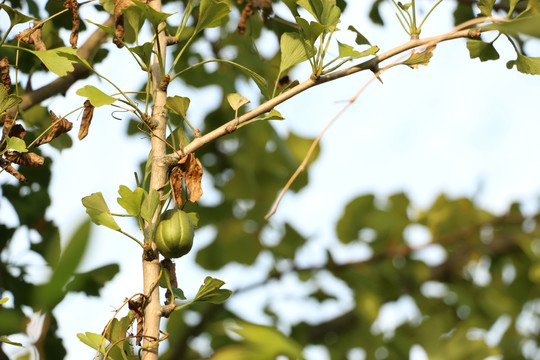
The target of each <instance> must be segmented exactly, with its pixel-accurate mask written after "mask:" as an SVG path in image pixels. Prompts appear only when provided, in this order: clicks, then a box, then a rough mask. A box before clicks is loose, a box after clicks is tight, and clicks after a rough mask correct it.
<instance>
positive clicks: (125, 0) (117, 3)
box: [113, 0, 133, 48]
mask: <svg viewBox="0 0 540 360" xmlns="http://www.w3.org/2000/svg"><path fill="white" fill-rule="evenodd" d="M131 5H133V1H131V0H114V26H115V35H116V36H117V37H118V39H120V40H122V41H123V40H124V34H125V28H124V13H123V12H122V10H123V9H127V8H128V7H129V6H131ZM118 39H116V38H115V39H114V40H113V42H114V43H115V44H116V47H118V48H122V47H124V45H122V43H121V42H120V41H119V40H118Z"/></svg>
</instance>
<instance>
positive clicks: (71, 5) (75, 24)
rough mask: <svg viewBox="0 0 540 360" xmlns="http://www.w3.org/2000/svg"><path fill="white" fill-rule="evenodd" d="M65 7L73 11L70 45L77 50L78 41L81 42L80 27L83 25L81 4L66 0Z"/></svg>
mask: <svg viewBox="0 0 540 360" xmlns="http://www.w3.org/2000/svg"><path fill="white" fill-rule="evenodd" d="M64 7H65V8H66V9H68V10H69V11H71V13H72V14H73V19H72V21H71V23H72V27H71V36H70V37H69V43H70V45H71V47H72V48H76V47H77V41H78V40H79V27H80V25H81V19H80V18H79V4H77V1H76V0H66V1H65V2H64Z"/></svg>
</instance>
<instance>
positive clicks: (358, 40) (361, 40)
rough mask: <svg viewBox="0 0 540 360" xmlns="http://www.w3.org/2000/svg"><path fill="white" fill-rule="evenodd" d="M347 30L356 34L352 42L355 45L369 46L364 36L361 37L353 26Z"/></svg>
mask: <svg viewBox="0 0 540 360" xmlns="http://www.w3.org/2000/svg"><path fill="white" fill-rule="evenodd" d="M347 29H348V30H350V31H352V32H354V33H355V34H356V39H355V40H354V41H355V42H356V44H357V45H371V43H370V42H369V40H368V39H367V38H366V37H365V36H364V35H362V34H361V33H360V32H359V31H358V30H356V28H355V27H354V26H352V25H350V26H349V27H348V28H347Z"/></svg>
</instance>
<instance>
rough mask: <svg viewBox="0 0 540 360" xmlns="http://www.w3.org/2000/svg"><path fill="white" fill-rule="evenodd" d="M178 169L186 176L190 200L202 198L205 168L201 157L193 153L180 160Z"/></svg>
mask: <svg viewBox="0 0 540 360" xmlns="http://www.w3.org/2000/svg"><path fill="white" fill-rule="evenodd" d="M178 169H179V171H180V173H181V174H182V177H183V178H184V182H185V183H186V188H187V189H188V191H189V201H191V202H195V201H199V200H200V199H201V196H202V194H203V191H202V187H201V180H202V175H203V169H202V165H201V162H200V161H199V159H197V158H196V157H195V155H193V154H189V155H188V156H186V157H184V158H182V159H181V160H180V161H178Z"/></svg>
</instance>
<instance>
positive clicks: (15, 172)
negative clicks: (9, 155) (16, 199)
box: [0, 157, 28, 183]
mask: <svg viewBox="0 0 540 360" xmlns="http://www.w3.org/2000/svg"><path fill="white" fill-rule="evenodd" d="M0 167H1V168H2V170H5V171H6V172H7V173H8V174H11V175H13V176H14V177H15V179H17V180H19V181H22V182H24V183H27V182H28V180H26V177H25V176H24V175H23V174H21V173H20V172H19V171H18V170H17V169H15V168H14V167H13V166H11V165H10V163H9V161H7V160H4V159H3V158H1V157H0Z"/></svg>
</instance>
